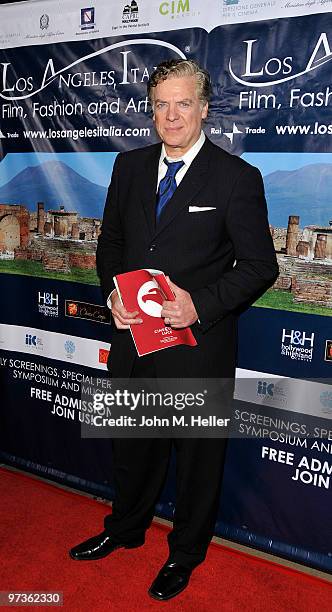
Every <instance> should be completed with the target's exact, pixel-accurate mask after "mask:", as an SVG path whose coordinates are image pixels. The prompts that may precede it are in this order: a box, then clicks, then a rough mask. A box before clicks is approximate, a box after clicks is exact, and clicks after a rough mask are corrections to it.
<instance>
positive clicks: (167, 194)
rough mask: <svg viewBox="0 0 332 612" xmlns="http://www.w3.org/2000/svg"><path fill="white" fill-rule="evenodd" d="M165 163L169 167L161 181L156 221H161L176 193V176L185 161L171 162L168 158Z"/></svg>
mask: <svg viewBox="0 0 332 612" xmlns="http://www.w3.org/2000/svg"><path fill="white" fill-rule="evenodd" d="M164 163H165V164H166V166H167V172H166V174H165V176H164V178H163V179H161V181H160V183H159V188H158V194H157V206H156V219H157V223H158V221H159V218H160V215H161V213H162V211H163V210H164V208H165V206H166V204H167V202H168V200H170V199H171V197H172V195H173V193H174V191H175V190H176V188H177V184H176V180H175V175H176V173H177V172H178V171H179V170H180V168H182V166H183V165H184V161H182V160H181V161H177V162H169V161H167V159H166V157H165V158H164Z"/></svg>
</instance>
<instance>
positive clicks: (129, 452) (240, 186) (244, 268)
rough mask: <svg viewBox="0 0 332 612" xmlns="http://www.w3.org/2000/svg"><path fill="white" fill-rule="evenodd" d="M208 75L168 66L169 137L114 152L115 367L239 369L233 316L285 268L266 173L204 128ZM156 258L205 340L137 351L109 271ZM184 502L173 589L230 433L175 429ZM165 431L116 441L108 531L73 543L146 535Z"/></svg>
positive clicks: (163, 127)
mask: <svg viewBox="0 0 332 612" xmlns="http://www.w3.org/2000/svg"><path fill="white" fill-rule="evenodd" d="M210 89H211V86H210V78H209V75H208V74H207V73H206V71H205V70H203V69H201V68H200V67H199V66H198V65H197V64H196V63H195V62H193V61H192V60H170V61H166V62H163V63H162V64H160V65H159V66H158V67H157V69H156V71H155V72H154V73H153V74H152V76H151V78H150V81H149V84H148V94H149V97H150V101H151V105H152V109H153V118H154V123H155V128H156V130H157V132H158V135H159V137H160V139H161V141H162V142H161V144H157V145H152V146H150V147H146V148H143V149H139V150H136V151H130V152H127V153H120V154H119V155H118V156H117V158H116V161H115V165H114V169H113V175H112V181H111V185H110V188H109V192H108V197H107V201H106V206H105V212H104V218H103V224H102V231H101V235H100V238H99V244H98V250H97V266H98V271H99V274H100V278H101V286H102V289H103V292H104V295H105V298H106V299H108V300H109V302H110V305H111V308H112V315H113V318H114V322H115V329H114V333H113V337H112V351H111V360H110V364H109V367H110V370H111V373H112V376H113V377H122V378H124V377H150V378H154V377H169V378H172V377H177V378H178V377H183V378H194V377H200V378H209V377H210V378H211V377H212V378H219V379H227V380H229V379H231V380H233V379H234V375H235V365H236V350H237V349H236V346H237V323H236V321H237V316H238V313H239V311H240V310H241V309H243V308H245V307H247V306H249V305H250V304H251V303H252V302H253V301H254V300H255V299H256V298H257V297H258V295H260V294H261V293H262V292H263V291H264V290H265V289H266V288H267V287H268V286H270V285H271V284H272V283H273V281H274V280H275V279H276V277H277V273H278V267H277V263H276V257H275V253H274V248H273V243H272V239H271V235H270V231H269V226H268V221H267V210H266V202H265V198H264V189H263V183H262V179H261V175H260V173H259V171H258V170H257V169H256V168H254V167H252V166H250V165H249V164H247V163H246V162H245V161H243V160H241V159H240V158H238V157H234V156H232V155H229V154H228V153H226V152H225V151H223V150H222V149H220V148H219V147H217V146H215V145H214V144H212V143H211V142H210V141H209V140H208V139H207V137H206V136H205V135H204V132H203V131H202V121H203V120H204V119H205V118H206V116H207V112H208V101H209V95H210ZM140 268H155V269H156V268H157V269H160V270H162V271H163V272H165V274H167V275H168V276H169V278H170V282H171V286H172V289H173V292H174V295H175V300H174V301H172V302H171V301H166V302H164V304H163V310H162V316H163V317H164V319H165V323H166V324H167V325H171V326H172V327H174V328H175V329H180V328H182V327H186V326H191V329H192V331H193V333H194V335H195V337H196V340H197V346H195V347H189V346H184V345H182V346H177V347H172V348H168V349H167V350H162V351H159V352H157V353H153V354H150V355H147V356H144V357H141V358H139V357H137V354H136V350H135V346H134V343H133V340H132V337H131V334H130V332H129V331H128V327H129V325H139V324H140V319H139V318H138V316H137V315H138V313H137V312H133V313H130V312H127V311H126V310H125V308H124V307H123V306H122V305H121V302H120V299H119V296H118V295H117V292H116V290H115V288H114V283H113V280H112V279H113V276H114V275H115V274H119V273H121V272H127V271H130V270H135V269H140ZM173 443H174V446H175V450H176V461H177V490H176V510H175V515H174V526H173V530H172V531H171V533H170V534H169V537H168V542H169V558H168V560H167V562H166V564H165V565H164V566H163V567H162V569H161V570H160V572H159V574H158V575H157V578H156V579H155V580H154V582H153V584H152V585H151V587H150V589H149V593H150V595H151V596H152V597H154V598H156V599H161V600H163V599H170V598H171V597H174V596H175V595H177V594H178V593H179V592H181V591H182V590H183V589H184V588H185V587H186V586H187V584H188V581H189V578H190V574H191V572H192V570H193V568H194V567H196V566H197V565H198V564H199V563H201V562H202V561H203V560H204V558H205V555H206V551H207V548H208V545H209V542H210V540H211V538H212V536H213V531H214V524H215V520H216V515H217V509H218V500H219V494H220V485H221V475H222V469H223V463H224V455H225V440H222V439H218V438H189V439H188V438H187V439H178V438H177V439H175V440H174V442H173ZM171 446H172V442H171V440H169V439H125V440H123V439H121V440H113V451H114V452H113V456H114V470H115V474H114V477H115V485H116V498H115V500H114V504H113V512H112V515H110V516H107V517H106V519H105V530H104V531H103V532H102V533H101V534H100V535H97V536H95V537H93V538H90V539H89V540H87V541H86V542H83V543H82V544H80V545H78V546H76V547H75V548H74V549H72V550H71V556H72V558H74V559H80V560H82V559H97V558H101V557H103V556H106V555H107V554H109V553H111V552H112V551H113V550H115V549H116V548H119V547H125V548H133V547H136V546H140V545H142V544H143V543H144V536H145V531H146V529H147V528H148V527H149V525H150V523H151V520H152V518H153V513H154V505H155V503H156V500H157V499H158V495H159V494H160V491H161V488H162V485H163V482H164V479H165V475H166V472H167V467H168V462H169V455H170V450H171Z"/></svg>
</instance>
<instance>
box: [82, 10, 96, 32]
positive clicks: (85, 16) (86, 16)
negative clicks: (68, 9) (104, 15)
mask: <svg viewBox="0 0 332 612" xmlns="http://www.w3.org/2000/svg"><path fill="white" fill-rule="evenodd" d="M95 25H96V24H95V9H94V7H93V6H91V7H89V8H82V9H81V26H80V27H81V30H93V29H94V27H95Z"/></svg>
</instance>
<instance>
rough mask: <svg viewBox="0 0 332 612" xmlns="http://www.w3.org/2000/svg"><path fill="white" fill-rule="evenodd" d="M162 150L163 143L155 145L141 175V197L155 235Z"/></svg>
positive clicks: (151, 229)
mask: <svg viewBox="0 0 332 612" xmlns="http://www.w3.org/2000/svg"><path fill="white" fill-rule="evenodd" d="M160 152H161V144H159V145H156V146H155V147H153V149H152V150H151V152H150V154H149V155H148V156H147V159H146V162H145V168H144V172H143V176H142V177H141V182H142V188H141V198H142V203H143V208H144V212H145V216H146V221H147V224H148V227H149V231H150V234H151V235H154V233H155V228H156V191H157V183H158V166H159V159H160Z"/></svg>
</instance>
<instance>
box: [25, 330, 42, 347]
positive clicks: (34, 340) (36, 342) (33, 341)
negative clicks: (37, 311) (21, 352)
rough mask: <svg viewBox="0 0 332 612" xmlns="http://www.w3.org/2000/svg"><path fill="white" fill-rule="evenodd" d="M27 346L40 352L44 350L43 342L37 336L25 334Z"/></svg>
mask: <svg viewBox="0 0 332 612" xmlns="http://www.w3.org/2000/svg"><path fill="white" fill-rule="evenodd" d="M25 345H26V346H29V347H31V348H36V349H38V350H43V341H42V339H41V338H39V336H36V335H35V334H29V333H26V334H25Z"/></svg>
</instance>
